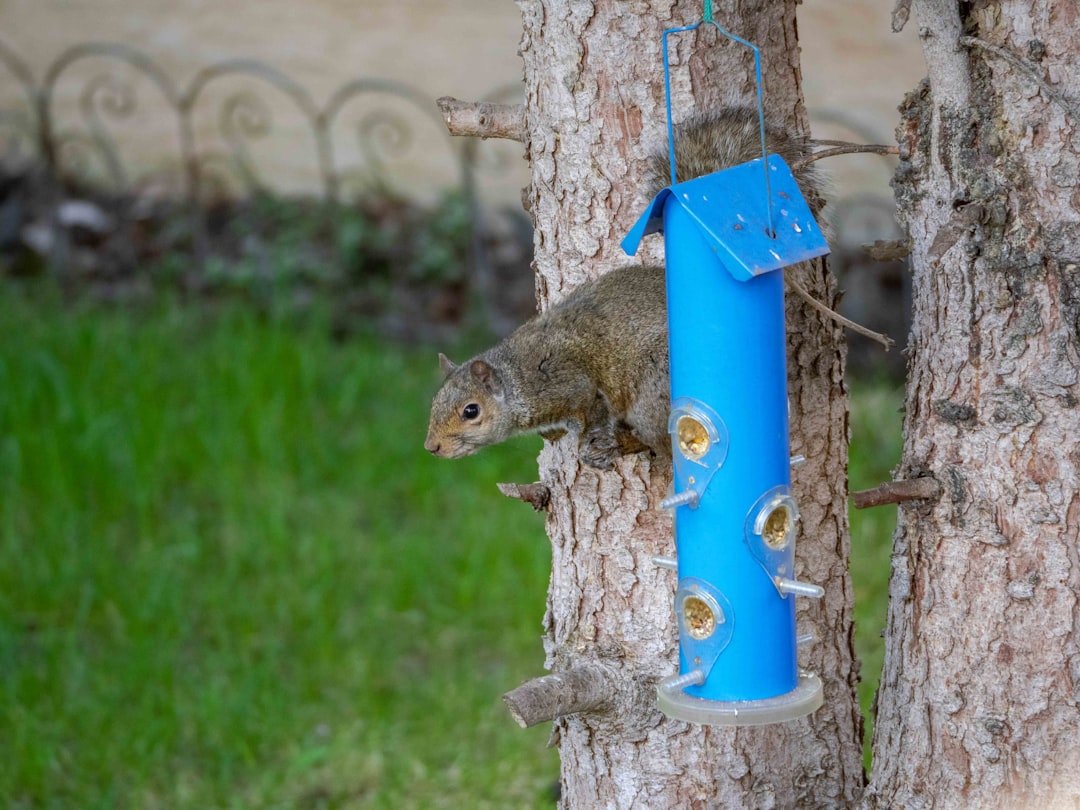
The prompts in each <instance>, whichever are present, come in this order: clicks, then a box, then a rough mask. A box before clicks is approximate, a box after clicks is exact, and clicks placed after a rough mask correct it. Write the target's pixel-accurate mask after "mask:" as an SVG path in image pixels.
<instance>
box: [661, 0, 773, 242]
mask: <svg viewBox="0 0 1080 810" xmlns="http://www.w3.org/2000/svg"><path fill="white" fill-rule="evenodd" d="M703 25H711V26H713V27H714V28H715V29H716V30H717V31H719V32H720V33H721V34H723V35H724V36H725V37H727V38H728V39H730V40H734V41H735V42H738V43H739V44H740V45H745V46H746V47H747V48H749V49H750V50H752V51H753V52H754V74H755V78H756V81H757V106H758V126H759V128H760V130H761V167H762V170H763V171H764V172H765V211H766V213H767V214H768V217H769V232H768V236H769V238H770V239H772V238H775V236H776V230H775V229H774V228H773V216H772V187H771V184H770V183H769V161H768V153H767V151H766V148H765V105H764V100H763V94H762V81H761V51H759V50H758V47H757V45H754V44H753V43H751V42H747V41H746V40H745V39H743V38H742V37H737V36H735V34H732V33H731V32H730V31H727V30H726V29H724V28H723V26H721V25H720V24H719V23H718V22H716V20H714V19H713V12H712V0H705V14H704V17H703V18H702V20H701V22H699V23H694V24H693V25H686V26H683V27H682V28H668V29H667V30H665V31H664V40H663V45H664V100H665V102H666V105H667V129H668V165H670V166H671V185H673V186H674V185H675V183H676V181H675V176H676V173H675V127H674V125H673V123H672V119H671V67H670V64H669V62H668V36H669V35H671V34H681V33H684V32H686V31H695V30H697V29H698V28H700V27H701V26H703Z"/></svg>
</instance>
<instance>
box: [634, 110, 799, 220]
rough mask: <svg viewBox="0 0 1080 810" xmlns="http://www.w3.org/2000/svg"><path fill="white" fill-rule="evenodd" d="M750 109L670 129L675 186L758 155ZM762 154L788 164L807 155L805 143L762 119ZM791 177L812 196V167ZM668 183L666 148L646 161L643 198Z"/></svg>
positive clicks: (757, 131)
mask: <svg viewBox="0 0 1080 810" xmlns="http://www.w3.org/2000/svg"><path fill="white" fill-rule="evenodd" d="M760 126H761V125H760V122H759V119H758V111H757V108H756V107H725V108H723V109H720V110H716V111H713V112H708V113H701V114H698V115H695V116H693V117H691V118H689V119H687V120H686V121H683V122H682V123H680V124H678V125H676V127H675V165H676V170H677V175H676V182H679V183H683V182H685V181H687V180H692V179H693V178H695V177H701V176H702V175H705V174H711V173H713V172H718V171H720V170H721V169H726V168H728V167H730V166H736V165H738V164H740V163H746V162H747V161H749V160H753V159H754V158H758V157H761V128H760ZM765 144H766V147H767V149H768V151H769V152H770V153H772V154H777V155H780V157H782V158H783V159H784V160H785V161H786V162H787V164H788V165H789V166H794V165H795V164H796V163H798V162H799V161H800V160H802V159H803V158H805V157H807V156H808V155H809V154H810V151H811V149H810V147H811V144H810V140H809V139H808V138H803V137H798V136H794V135H790V134H788V133H787V132H786V131H785V130H784V129H783V128H782V127H779V126H777V125H776V124H774V123H770V122H769V120H768V118H766V119H765ZM795 179H796V180H797V181H798V183H799V187H800V188H801V189H802V192H803V195H804V196H806V197H807V199H813V198H816V197H818V196H819V195H818V191H819V189H820V179H819V177H818V173H817V171H816V170H815V168H814V164H810V165H809V166H807V167H805V168H803V169H801V170H800V171H799V172H798V173H797V174H796V175H795ZM670 183H671V170H670V168H669V166H668V150H667V149H666V148H665V149H664V150H663V151H658V152H655V153H654V154H653V155H651V156H650V158H649V167H648V176H647V184H648V197H649V199H651V198H652V197H654V196H656V194H658V193H659V192H660V191H661V190H662V189H663V188H665V187H666V186H668V185H669V184H670Z"/></svg>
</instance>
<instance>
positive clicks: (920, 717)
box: [865, 0, 1080, 808]
mask: <svg viewBox="0 0 1080 810" xmlns="http://www.w3.org/2000/svg"><path fill="white" fill-rule="evenodd" d="M915 10H916V14H917V16H918V24H919V26H920V30H921V31H922V36H923V43H924V52H925V55H926V61H927V67H928V70H929V84H928V85H925V84H924V85H923V86H922V87H920V88H919V89H918V90H916V91H915V92H914V93H912V94H911V95H910V96H909V97H908V99H907V100H906V102H905V105H904V107H903V108H902V112H903V117H902V122H901V126H900V129H899V132H898V138H899V141H900V144H901V158H902V162H901V164H900V168H899V171H898V173H897V177H896V182H895V187H896V192H897V199H898V202H899V207H900V211H901V214H902V216H903V218H904V219H905V220H906V224H907V227H908V229H909V231H910V235H911V240H912V245H913V253H912V259H913V270H914V275H915V279H914V282H915V283H914V288H915V313H914V326H913V329H912V334H911V340H910V341H909V344H908V345H909V347H910V352H911V357H910V379H909V385H908V393H907V415H906V425H905V446H904V455H903V462H902V464H901V468H900V473H901V475H902V476H903V477H908V478H910V477H916V476H933V477H935V478H936V479H937V480H938V482H939V483H940V484H941V487H942V491H943V494H942V496H941V498H940V499H939V500H937V501H936V502H929V503H926V502H924V503H923V504H921V505H920V504H917V503H916V504H914V505H905V506H902V507H901V509H900V520H899V525H898V528H897V533H896V538H895V550H894V555H893V569H894V570H893V575H892V583H891V586H890V597H891V601H890V607H889V620H888V630H887V638H886V656H885V668H884V673H883V677H882V681H881V689H880V693H879V700H878V713H877V722H876V736H875V740H874V772H873V776H872V779H871V784H870V787H869V789H868V791H867V794H866V801H865V805H866V806H867V807H897V808H899V807H904V808H935V807H937V808H956V807H973V808H995V807H1001V808H1027V807H1033V808H1034V807H1038V808H1043V807H1046V808H1059V807H1069V808H1075V807H1078V806H1080V711H1078V706H1077V704H1078V701H1080V642H1078V639H1080V636H1078V630H1080V626H1078V625H1080V596H1078V595H1080V555H1078V541H1077V537H1078V532H1080V451H1078V450H1077V437H1078V436H1080V409H1078V402H1080V390H1078V389H1077V382H1078V379H1080V377H1078V365H1080V359H1078V352H1077V342H1078V335H1080V213H1078V211H1080V189H1078V186H1077V177H1078V176H1080V135H1078V132H1080V115H1078V110H1080V95H1077V90H1076V88H1077V87H1080V56H1078V53H1080V14H1078V12H1077V5H1076V3H1075V0H1016V1H1015V2H1011V3H986V2H974V3H967V2H964V3H958V2H957V0H916V3H915Z"/></svg>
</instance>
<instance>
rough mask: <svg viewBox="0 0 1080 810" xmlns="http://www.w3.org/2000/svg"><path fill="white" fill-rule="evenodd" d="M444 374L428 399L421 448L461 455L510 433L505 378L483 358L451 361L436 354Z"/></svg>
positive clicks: (510, 426)
mask: <svg viewBox="0 0 1080 810" xmlns="http://www.w3.org/2000/svg"><path fill="white" fill-rule="evenodd" d="M439 365H440V366H441V367H442V370H443V372H444V373H445V374H446V379H445V380H444V381H443V384H442V387H441V388H440V389H439V391H438V393H436V394H435V398H434V399H433V400H432V402H431V419H430V421H429V422H428V433H427V439H426V440H425V441H424V448H425V449H426V450H428V451H429V452H430V453H432V454H433V455H436V456H440V457H441V458H461V457H462V456H468V455H472V454H473V453H475V452H476V451H477V450H479V449H480V448H481V447H486V446H487V445H489V444H498V443H499V442H501V441H503V440H504V439H506V438H508V437H509V436H510V435H511V433H512V428H513V419H512V417H511V416H510V413H509V410H508V408H507V406H506V381H505V380H503V378H502V375H500V374H499V372H498V371H497V370H496V369H495V367H494V366H492V365H491V364H490V363H489V362H488V361H487V360H484V359H483V358H480V357H478V358H476V359H474V360H470V361H469V362H467V363H462V364H461V365H455V364H454V363H451V362H450V360H448V359H447V357H446V355H444V354H440V355H439Z"/></svg>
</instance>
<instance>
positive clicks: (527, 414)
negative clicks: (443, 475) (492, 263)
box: [424, 107, 818, 470]
mask: <svg viewBox="0 0 1080 810" xmlns="http://www.w3.org/2000/svg"><path fill="white" fill-rule="evenodd" d="M765 137H766V144H767V147H768V151H769V152H771V153H775V154H779V155H780V156H781V157H783V158H784V160H785V161H787V163H788V164H789V165H790V166H796V165H797V164H798V163H799V161H801V160H802V159H803V158H805V157H807V156H808V155H809V154H810V147H811V142H810V141H809V140H808V139H805V138H800V137H795V136H793V135H790V134H788V133H786V132H785V131H784V130H783V129H782V128H780V127H777V126H775V125H769V124H768V122H766V131H765ZM675 155H676V164H677V170H678V176H677V181H678V182H680V183H681V182H684V181H686V180H689V179H691V178H694V177H698V176H701V175H704V174H709V173H711V172H715V171H719V170H721V169H724V168H727V167H729V166H734V165H737V164H739V163H744V162H746V161H749V160H753V159H754V158H756V157H760V156H761V131H760V123H759V118H758V111H757V109H756V108H752V107H730V108H725V109H722V110H719V111H717V112H714V113H711V114H706V115H700V116H697V117H694V118H692V119H690V120H689V121H687V122H686V123H684V124H682V125H680V126H679V127H678V128H676V139H675ZM647 173H648V182H649V189H648V191H649V194H648V197H649V198H651V197H652V196H655V194H657V193H659V192H660V190H662V189H663V188H664V187H665V186H667V185H668V183H669V182H670V176H671V175H670V169H669V166H668V153H667V151H666V150H664V151H663V152H657V153H656V154H654V155H652V156H651V157H650V159H649V163H648V169H647ZM795 174H796V180H797V181H798V183H799V185H800V187H801V189H802V191H803V194H804V195H805V196H806V197H807V199H808V200H811V201H812V203H811V204H813V201H814V200H816V199H817V197H818V193H817V192H818V179H817V177H816V174H815V172H814V170H813V169H812V168H805V167H804V168H802V169H800V170H797V171H796V173H795ZM439 363H440V365H441V367H442V370H443V372H444V373H445V375H446V378H445V380H444V381H443V384H442V387H441V388H440V389H439V391H438V392H437V393H436V394H435V398H434V400H433V401H432V403H431V419H430V422H429V426H428V433H427V439H426V440H425V442H424V447H425V448H426V449H427V450H428V451H429V452H431V453H432V454H434V455H436V456H440V457H443V458H461V457H463V456H467V455H471V454H472V453H475V452H476V451H477V450H479V449H480V448H481V447H486V446H487V445H491V444H498V443H500V442H502V441H504V440H506V439H508V438H510V437H511V436H516V435H521V434H528V433H539V434H540V435H541V436H543V437H544V438H545V439H547V440H550V441H554V440H557V439H559V438H561V437H562V436H563V435H564V434H565V433H567V432H572V433H576V434H578V436H579V452H580V457H581V460H582V461H583V462H584V463H585V464H588V465H589V466H592V467H595V468H597V469H601V470H609V469H611V468H612V467H613V466H614V464H615V461H616V459H618V458H619V457H620V456H623V455H629V454H632V453H636V452H643V451H649V452H651V453H652V454H654V455H656V456H660V457H665V458H670V457H671V439H670V437H669V435H668V416H669V413H670V410H671V396H670V382H669V371H668V340H667V302H666V294H665V279H664V268H663V267H643V266H633V265H632V266H627V267H622V268H620V269H616V270H612V271H611V272H608V273H605V274H604V275H602V276H600V277H599V278H597V279H595V280H592V281H589V282H586V283H585V284H583V285H581V286H580V287H578V288H577V289H575V290H574V291H573V292H572V293H570V295H568V296H567V297H566V298H564V299H563V300H562V301H560V302H558V303H557V304H555V305H554V306H552V307H550V308H549V309H548V310H547V311H546V312H544V313H542V314H540V315H538V316H536V317H535V318H533V319H532V320H530V321H528V322H527V323H525V324H524V325H522V326H521V327H519V328H518V329H517V330H516V331H514V332H513V333H511V334H510V335H509V336H508V337H507V338H505V339H504V340H503V341H502V342H500V343H498V344H497V345H496V346H494V347H492V348H490V349H488V350H487V351H485V352H482V353H481V354H479V355H477V356H476V357H474V358H472V359H471V360H468V361H466V362H464V363H462V364H460V365H455V364H454V363H452V362H450V360H448V359H447V358H446V356H445V355H444V354H440V355H439Z"/></svg>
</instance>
